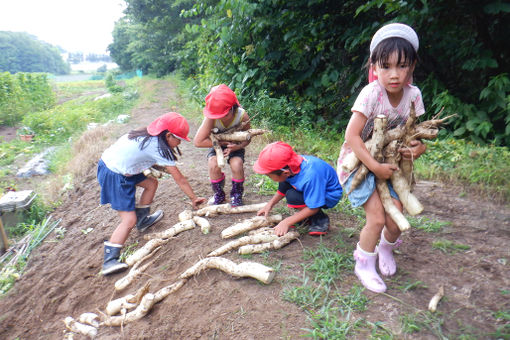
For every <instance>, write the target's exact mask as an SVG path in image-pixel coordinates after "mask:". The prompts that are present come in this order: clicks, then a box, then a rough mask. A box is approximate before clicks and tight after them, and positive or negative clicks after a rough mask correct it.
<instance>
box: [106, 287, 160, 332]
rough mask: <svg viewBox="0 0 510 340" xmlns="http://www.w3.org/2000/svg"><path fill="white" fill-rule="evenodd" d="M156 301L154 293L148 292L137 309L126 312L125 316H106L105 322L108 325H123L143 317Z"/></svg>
mask: <svg viewBox="0 0 510 340" xmlns="http://www.w3.org/2000/svg"><path fill="white" fill-rule="evenodd" d="M154 303H155V299H154V294H151V293H147V294H145V295H144V296H143V298H142V301H141V302H140V304H139V305H138V306H137V307H136V309H135V310H133V311H131V312H129V313H126V315H123V316H106V318H105V320H104V324H105V325H106V326H121V325H124V324H126V323H130V322H133V321H136V320H138V319H141V318H142V317H144V316H145V314H147V313H148V312H149V310H150V309H151V308H152V306H153V305H154Z"/></svg>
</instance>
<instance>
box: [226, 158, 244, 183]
mask: <svg viewBox="0 0 510 340" xmlns="http://www.w3.org/2000/svg"><path fill="white" fill-rule="evenodd" d="M229 164H230V170H232V178H234V179H238V180H240V179H241V180H242V179H244V167H243V166H244V162H243V160H242V159H241V157H232V158H231V159H230V162H229Z"/></svg>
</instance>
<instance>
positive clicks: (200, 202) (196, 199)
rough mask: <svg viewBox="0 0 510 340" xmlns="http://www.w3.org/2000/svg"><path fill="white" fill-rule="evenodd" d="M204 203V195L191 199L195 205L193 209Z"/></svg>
mask: <svg viewBox="0 0 510 340" xmlns="http://www.w3.org/2000/svg"><path fill="white" fill-rule="evenodd" d="M202 203H205V198H204V197H195V199H193V200H191V205H192V206H193V209H198V206H199V205H200V204H202Z"/></svg>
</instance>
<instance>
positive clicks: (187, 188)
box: [165, 166, 205, 209]
mask: <svg viewBox="0 0 510 340" xmlns="http://www.w3.org/2000/svg"><path fill="white" fill-rule="evenodd" d="M165 168H166V170H167V172H168V173H169V174H170V175H172V177H173V179H174V181H175V183H177V185H178V186H179V188H181V190H182V192H184V193H185V194H186V195H187V196H188V197H189V198H190V200H191V204H192V206H193V209H197V208H198V205H199V204H201V203H204V202H205V198H204V197H197V195H195V192H193V189H192V188H191V185H189V182H188V180H187V179H186V177H184V175H183V174H182V173H181V172H180V171H179V169H178V168H177V167H176V166H166V167H165Z"/></svg>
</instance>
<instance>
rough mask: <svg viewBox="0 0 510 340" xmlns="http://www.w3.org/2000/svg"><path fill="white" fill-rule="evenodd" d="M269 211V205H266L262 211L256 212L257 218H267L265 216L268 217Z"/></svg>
mask: <svg viewBox="0 0 510 340" xmlns="http://www.w3.org/2000/svg"><path fill="white" fill-rule="evenodd" d="M270 211H271V207H270V206H269V204H266V205H265V206H264V207H263V208H262V209H260V210H259V211H257V216H262V215H264V216H265V217H267V216H269V212H270Z"/></svg>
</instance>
